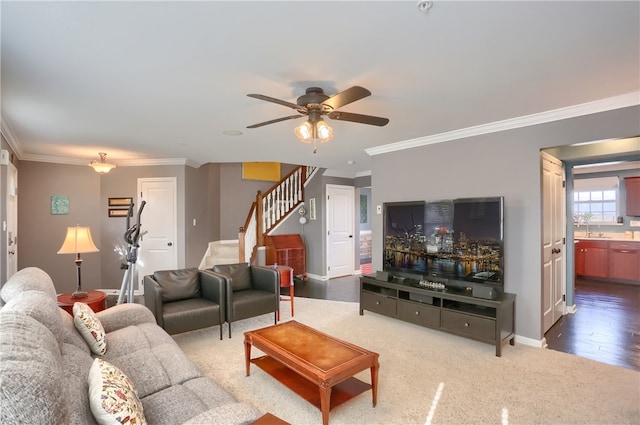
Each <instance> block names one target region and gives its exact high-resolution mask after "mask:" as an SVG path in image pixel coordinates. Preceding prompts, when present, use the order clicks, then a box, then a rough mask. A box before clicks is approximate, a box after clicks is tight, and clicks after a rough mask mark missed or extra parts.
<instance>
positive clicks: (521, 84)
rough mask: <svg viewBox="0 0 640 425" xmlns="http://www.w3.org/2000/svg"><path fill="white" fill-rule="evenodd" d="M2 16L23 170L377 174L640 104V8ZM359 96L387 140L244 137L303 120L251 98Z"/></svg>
mask: <svg viewBox="0 0 640 425" xmlns="http://www.w3.org/2000/svg"><path fill="white" fill-rule="evenodd" d="M1 8H2V9H1V19H2V28H1V37H2V39H1V43H2V44H1V48H2V51H1V54H2V57H1V61H2V62H1V66H2V68H1V75H0V76H1V82H2V86H1V89H2V91H1V94H2V105H1V106H2V118H3V121H2V128H3V132H4V133H6V134H8V135H9V136H10V137H9V140H10V142H11V144H12V147H14V148H15V149H16V150H17V154H18V157H19V158H21V159H25V160H37V161H56V162H63V163H79V164H86V163H88V162H89V161H90V160H92V159H97V157H98V152H102V151H104V152H107V153H108V159H110V160H113V161H115V162H118V163H120V164H121V165H126V164H127V163H128V164H133V163H144V162H145V161H146V162H147V163H148V162H153V161H155V162H156V163H171V162H172V161H180V160H183V161H185V162H186V163H191V164H196V165H197V164H202V163H206V162H241V161H280V162H286V163H295V164H308V165H317V166H320V167H325V168H330V169H336V170H344V171H345V172H351V173H354V175H355V173H362V172H364V171H366V170H368V169H370V156H369V154H367V152H365V149H368V150H369V152H370V153H371V152H376V151H381V150H384V149H386V146H387V145H390V144H394V143H395V144H400V145H402V143H406V142H407V141H412V142H410V143H418V144H419V143H420V141H421V140H436V139H437V138H438V137H439V136H441V135H442V134H443V133H447V134H449V132H455V131H457V130H461V129H468V128H470V127H475V126H480V125H483V124H488V123H495V122H499V121H503V120H512V119H514V118H518V117H525V116H529V115H532V114H539V113H542V112H546V111H552V110H557V109H559V108H566V107H571V106H574V105H579V104H583V103H588V102H594V101H600V100H603V99H609V98H615V99H617V100H620V99H622V100H623V103H625V102H626V103H628V102H629V101H631V103H634V104H638V103H640V95H639V94H638V93H639V92H640V2H638V1H625V2H612V1H602V2H598V1H569V2H552V1H535V2H523V1H512V2H509V1H497V2H483V1H471V2H463V1H438V0H435V1H434V4H433V7H432V8H431V10H430V11H429V12H428V13H423V12H421V11H419V10H418V8H417V7H416V1H386V2H383V1H353V2H349V1H335V2H334V1H297V2H285V1H257V2H246V1H233V2H231V1H226V2H225V1H199V2H153V1H139V2H133V1H131V2H75V1H73V2H60V1H47V2H26V1H17V2H14V1H6V0H5V1H2V2H1ZM353 85H360V86H363V87H366V88H368V89H369V90H371V92H372V93H373V94H372V96H370V97H367V98H365V99H362V100H360V101H357V102H354V103H352V104H350V105H348V106H345V107H344V108H342V109H341V110H343V111H348V112H355V113H361V114H369V115H376V116H381V117H387V118H389V119H390V123H389V124H388V125H387V126H385V127H375V126H369V125H364V124H357V123H351V122H344V121H342V122H339V121H335V120H333V121H331V120H329V123H330V124H331V125H332V126H333V127H334V130H335V137H334V139H333V140H331V141H330V142H328V143H327V144H324V145H321V146H320V147H319V149H318V153H317V154H313V153H312V147H311V146H309V145H305V144H302V143H300V142H298V141H297V139H296V137H295V135H294V134H293V127H294V126H295V125H297V124H298V123H299V122H300V121H299V120H291V121H283V122H280V123H276V124H272V125H269V126H265V127H260V128H257V129H247V128H246V126H247V125H250V124H254V123H258V122H261V121H266V120H270V119H274V118H278V117H284V116H287V115H292V112H294V111H293V110H291V109H288V108H286V107H283V106H281V105H277V104H274V103H268V102H264V101H260V100H256V99H252V98H249V97H247V96H246V94H247V93H260V94H264V95H267V96H271V97H275V98H279V99H283V100H286V101H289V102H293V103H295V101H296V98H297V97H298V96H300V95H301V94H303V93H304V90H305V88H307V87H309V86H320V87H322V88H324V89H325V91H326V92H327V93H329V94H335V93H337V92H339V91H342V90H344V89H346V88H348V87H350V86H353ZM596 103H598V102H596ZM598 104H606V105H610V104H612V105H613V107H616V105H618V104H619V102H617V101H616V102H613V103H611V102H609V103H607V102H600V103H598ZM571 110H573V109H571ZM516 121H517V120H516ZM225 130H240V131H242V133H243V134H242V135H240V136H227V135H224V134H223V131H225ZM453 134H456V133H453ZM461 134H462V133H461ZM441 139H442V138H441ZM444 139H446V138H444ZM444 139H442V140H444ZM394 146H395V145H394ZM347 161H355V164H353V165H348V164H347Z"/></svg>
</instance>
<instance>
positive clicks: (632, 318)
mask: <svg viewBox="0 0 640 425" xmlns="http://www.w3.org/2000/svg"><path fill="white" fill-rule="evenodd" d="M575 303H576V307H577V311H576V313H575V314H567V315H565V316H563V317H562V318H561V319H560V320H559V321H558V322H556V324H555V325H553V326H552V327H551V329H549V331H547V333H546V334H545V338H546V340H547V344H548V346H549V348H550V349H552V350H557V351H562V352H565V353H570V354H575V355H577V356H580V357H586V358H589V359H592V360H596V361H599V362H603V363H608V364H612V365H616V366H622V367H624V368H627V369H633V370H638V371H640V286H637V285H627V284H622V283H610V282H603V281H597V280H590V279H584V278H578V280H577V281H576V289H575Z"/></svg>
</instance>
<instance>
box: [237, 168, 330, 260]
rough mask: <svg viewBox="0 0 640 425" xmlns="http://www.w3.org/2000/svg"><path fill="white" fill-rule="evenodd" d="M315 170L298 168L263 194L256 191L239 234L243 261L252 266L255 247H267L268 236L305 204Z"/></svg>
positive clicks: (240, 253) (240, 256)
mask: <svg viewBox="0 0 640 425" xmlns="http://www.w3.org/2000/svg"><path fill="white" fill-rule="evenodd" d="M316 169H317V168H316V167H307V166H304V165H300V166H297V167H296V168H294V169H293V170H291V171H290V172H289V173H288V174H287V175H286V176H284V177H283V178H282V179H281V180H280V181H279V182H278V183H276V184H275V185H273V186H272V187H271V188H270V189H269V190H267V191H266V192H265V193H264V194H263V193H262V192H261V191H258V192H257V194H256V201H255V202H254V203H253V204H252V205H251V209H250V211H249V215H248V216H247V219H246V220H245V224H244V226H243V227H241V228H240V230H239V232H238V239H239V240H240V252H239V259H240V261H241V262H249V263H252V262H253V259H254V258H255V252H256V248H257V247H260V246H264V244H265V236H266V235H267V234H269V232H270V231H272V230H273V229H274V228H275V227H276V226H277V225H278V224H279V223H280V222H281V221H282V220H284V219H285V218H286V217H287V215H288V214H289V213H290V212H291V211H292V210H293V209H295V208H297V207H298V205H300V204H301V203H302V202H303V200H304V185H305V182H306V181H307V180H308V179H309V178H310V177H311V175H312V174H313V173H314V172H315V171H316Z"/></svg>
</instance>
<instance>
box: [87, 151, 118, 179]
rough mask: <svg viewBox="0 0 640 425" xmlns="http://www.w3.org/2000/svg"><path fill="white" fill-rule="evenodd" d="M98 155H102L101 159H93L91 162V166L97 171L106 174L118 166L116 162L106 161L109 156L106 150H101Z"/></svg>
mask: <svg viewBox="0 0 640 425" xmlns="http://www.w3.org/2000/svg"><path fill="white" fill-rule="evenodd" d="M98 155H100V161H99V162H98V161H91V162H90V163H89V166H90V167H93V169H94V170H96V172H98V173H100V174H105V173H108V172H109V171H111V169H112V168H116V167H117V165H116V164H111V163H108V162H107V161H106V158H107V154H106V153H104V152H99V153H98Z"/></svg>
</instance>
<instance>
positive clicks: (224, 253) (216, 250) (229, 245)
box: [198, 240, 240, 269]
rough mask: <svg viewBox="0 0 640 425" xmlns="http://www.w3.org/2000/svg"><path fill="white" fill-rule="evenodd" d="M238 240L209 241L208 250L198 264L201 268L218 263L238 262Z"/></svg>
mask: <svg viewBox="0 0 640 425" xmlns="http://www.w3.org/2000/svg"><path fill="white" fill-rule="evenodd" d="M239 245H240V244H239V242H238V241H237V240H226V241H214V242H209V246H208V247H207V252H205V254H204V258H203V259H202V262H201V263H200V266H198V268H199V269H210V268H211V267H213V266H215V265H216V264H233V263H237V262H238V247H239Z"/></svg>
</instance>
